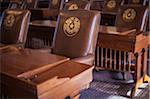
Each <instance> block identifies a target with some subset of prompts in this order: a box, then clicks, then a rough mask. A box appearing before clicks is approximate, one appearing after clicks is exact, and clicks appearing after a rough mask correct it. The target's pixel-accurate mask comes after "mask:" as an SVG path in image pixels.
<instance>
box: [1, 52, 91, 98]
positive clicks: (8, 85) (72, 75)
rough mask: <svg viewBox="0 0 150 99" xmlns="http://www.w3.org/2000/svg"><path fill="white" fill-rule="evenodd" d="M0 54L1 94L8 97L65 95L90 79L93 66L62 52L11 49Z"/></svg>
mask: <svg viewBox="0 0 150 99" xmlns="http://www.w3.org/2000/svg"><path fill="white" fill-rule="evenodd" d="M1 57H2V61H1V62H2V63H1V71H0V73H1V82H0V83H1V85H2V94H4V95H7V96H8V97H9V98H31V99H65V98H66V97H67V96H70V97H74V96H75V95H77V94H78V93H79V91H80V90H81V89H84V88H85V86H86V85H88V84H89V83H90V82H91V81H92V69H93V67H92V66H89V65H84V64H80V63H76V62H73V61H70V60H68V59H67V58H64V57H61V56H57V55H52V54H44V53H40V52H38V51H33V50H28V49H25V50H13V49H12V50H11V51H9V52H3V53H2V54H1ZM62 60H64V61H62ZM58 61H59V64H58ZM60 61H61V63H60ZM56 62H57V64H56ZM52 64H53V65H52ZM43 68H44V69H43ZM37 71H38V72H37Z"/></svg>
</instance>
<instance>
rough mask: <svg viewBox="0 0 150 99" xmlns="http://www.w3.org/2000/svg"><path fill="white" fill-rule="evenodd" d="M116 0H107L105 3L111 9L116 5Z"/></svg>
mask: <svg viewBox="0 0 150 99" xmlns="http://www.w3.org/2000/svg"><path fill="white" fill-rule="evenodd" d="M116 5H117V4H116V0H109V1H108V3H107V7H108V8H110V9H113V8H115V7H116Z"/></svg>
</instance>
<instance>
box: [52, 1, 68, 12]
mask: <svg viewBox="0 0 150 99" xmlns="http://www.w3.org/2000/svg"><path fill="white" fill-rule="evenodd" d="M64 2H65V1H64V0H50V8H51V9H58V10H61V9H62V8H63V5H64Z"/></svg>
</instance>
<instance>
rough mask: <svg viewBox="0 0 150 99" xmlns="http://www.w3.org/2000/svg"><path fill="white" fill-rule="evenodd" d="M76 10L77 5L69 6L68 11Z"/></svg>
mask: <svg viewBox="0 0 150 99" xmlns="http://www.w3.org/2000/svg"><path fill="white" fill-rule="evenodd" d="M77 9H78V5H77V4H71V5H70V6H69V8H68V10H77Z"/></svg>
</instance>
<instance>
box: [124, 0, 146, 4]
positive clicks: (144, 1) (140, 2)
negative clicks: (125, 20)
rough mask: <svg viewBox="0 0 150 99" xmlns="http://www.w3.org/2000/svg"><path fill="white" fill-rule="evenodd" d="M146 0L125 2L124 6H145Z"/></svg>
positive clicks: (127, 0)
mask: <svg viewBox="0 0 150 99" xmlns="http://www.w3.org/2000/svg"><path fill="white" fill-rule="evenodd" d="M146 1H147V0H126V1H125V3H124V4H136V5H146Z"/></svg>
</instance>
